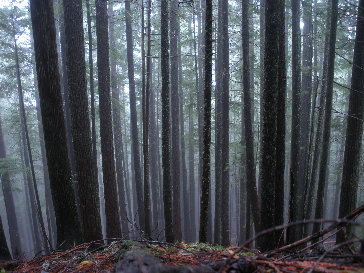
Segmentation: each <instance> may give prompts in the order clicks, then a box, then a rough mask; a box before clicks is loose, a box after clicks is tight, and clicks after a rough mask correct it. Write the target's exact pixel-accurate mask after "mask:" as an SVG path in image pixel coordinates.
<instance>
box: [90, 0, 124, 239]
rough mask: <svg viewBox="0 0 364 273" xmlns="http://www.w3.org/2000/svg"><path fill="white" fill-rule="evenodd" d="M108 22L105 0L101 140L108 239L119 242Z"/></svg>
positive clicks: (100, 34)
mask: <svg viewBox="0 0 364 273" xmlns="http://www.w3.org/2000/svg"><path fill="white" fill-rule="evenodd" d="M107 20H108V18H107V3H106V2H105V1H103V0H96V35H97V68H98V84H99V97H100V106H99V109H100V136H101V154H102V172H103V180H104V197H105V213H106V236H107V237H108V238H118V237H121V229H120V220H119V213H118V200H117V194H116V175H115V160H114V145H113V144H114V139H113V132H112V117H111V99H110V65H109V43H108V42H107V41H109V34H108V21H107Z"/></svg>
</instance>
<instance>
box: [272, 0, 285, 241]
mask: <svg viewBox="0 0 364 273" xmlns="http://www.w3.org/2000/svg"><path fill="white" fill-rule="evenodd" d="M279 8H280V9H279V18H280V20H279V26H278V28H279V30H278V32H279V33H281V35H279V38H278V76H277V77H278V92H277V93H278V94H277V138H276V171H275V189H274V191H275V192H274V195H275V203H274V206H275V211H274V218H275V222H274V224H275V225H276V226H278V225H282V224H283V221H284V170H285V152H286V149H285V144H286V142H285V139H286V95H287V94H286V89H287V79H286V46H285V1H284V0H280V6H279ZM283 238H284V237H283V233H282V232H277V233H276V239H275V242H276V244H277V245H281V244H283Z"/></svg>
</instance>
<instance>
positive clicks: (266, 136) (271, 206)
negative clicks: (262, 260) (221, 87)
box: [259, 0, 285, 250]
mask: <svg viewBox="0 0 364 273" xmlns="http://www.w3.org/2000/svg"><path fill="white" fill-rule="evenodd" d="M283 12H284V1H283V0H280V1H279V2H278V3H274V2H273V1H269V2H266V6H265V19H266V21H267V22H270V23H269V24H266V28H265V52H264V91H263V108H262V110H261V115H263V117H262V121H263V124H262V129H261V130H262V136H261V165H260V180H261V187H262V193H261V196H262V203H261V226H260V228H261V230H264V229H267V228H269V227H272V226H273V225H274V224H275V221H276V218H275V216H276V215H275V213H276V209H277V210H278V211H279V210H280V208H276V201H277V197H278V198H279V199H280V198H281V196H280V195H281V194H282V192H280V191H281V189H280V187H278V188H276V185H277V184H279V183H282V181H278V182H277V180H276V178H279V177H277V174H279V173H280V172H281V168H282V161H283V166H284V159H282V158H281V157H282V155H281V153H282V147H280V146H279V145H278V143H279V141H282V140H281V139H279V140H278V138H277V137H278V135H279V137H282V135H283V137H284V129H283V134H282V127H284V118H285V117H284V113H282V112H281V111H284V107H283V109H278V107H280V106H281V107H282V105H283V106H284V102H283V104H282V102H278V99H281V98H282V97H284V96H285V73H284V72H285V71H284V62H285V61H284V60H282V59H284V52H283V51H284V46H283V45H282V42H284V35H282V29H283V26H284V16H283V14H282V13H283ZM283 33H284V32H283ZM282 36H283V37H282ZM283 142H284V141H283ZM283 150H284V149H283ZM278 186H280V185H278ZM279 199H278V200H279ZM259 245H260V247H261V249H262V250H269V249H273V248H274V247H276V245H275V241H274V240H272V239H271V237H268V236H265V237H263V238H262V239H261V240H260V242H259Z"/></svg>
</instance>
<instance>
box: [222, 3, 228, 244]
mask: <svg viewBox="0 0 364 273" xmlns="http://www.w3.org/2000/svg"><path fill="white" fill-rule="evenodd" d="M221 1H222V2H221V38H222V42H221V45H222V48H221V70H222V81H221V199H222V201H221V206H222V211H221V217H222V220H221V243H222V245H224V246H229V245H230V227H229V199H230V198H229V185H230V184H229V80H230V74H229V29H228V28H229V25H228V24H229V3H228V1H227V0H221Z"/></svg>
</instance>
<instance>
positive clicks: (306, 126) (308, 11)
mask: <svg viewBox="0 0 364 273" xmlns="http://www.w3.org/2000/svg"><path fill="white" fill-rule="evenodd" d="M302 6H303V22H304V28H303V50H302V86H301V117H300V123H301V124H300V130H301V131H300V132H301V133H300V156H299V162H300V166H299V176H298V179H299V184H303V185H304V192H305V195H304V197H305V196H306V192H307V185H306V181H307V168H308V156H309V149H306V147H309V136H310V114H311V97H312V96H311V93H312V57H313V47H312V42H313V39H312V35H313V32H312V27H313V26H312V0H311V1H304V2H303V3H302ZM304 203H305V198H303V202H302V204H301V207H300V208H299V210H300V211H302V212H304ZM300 220H302V219H300Z"/></svg>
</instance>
